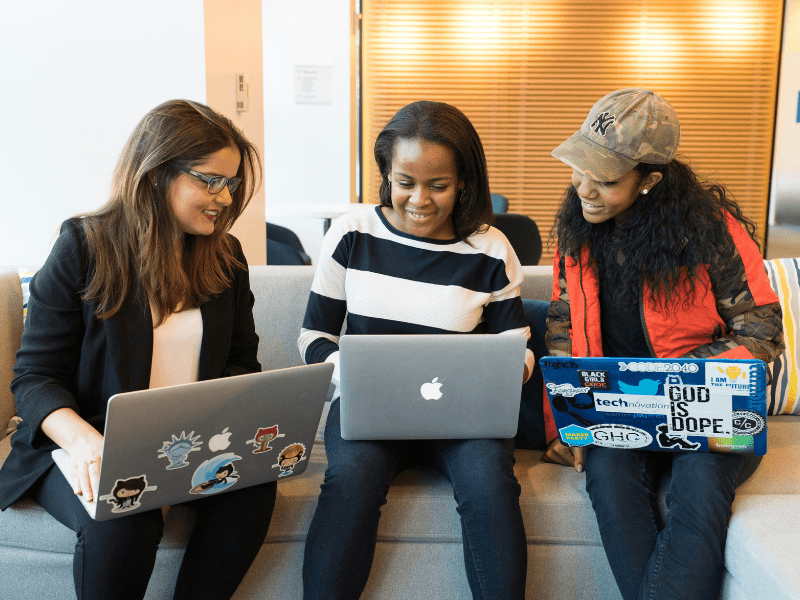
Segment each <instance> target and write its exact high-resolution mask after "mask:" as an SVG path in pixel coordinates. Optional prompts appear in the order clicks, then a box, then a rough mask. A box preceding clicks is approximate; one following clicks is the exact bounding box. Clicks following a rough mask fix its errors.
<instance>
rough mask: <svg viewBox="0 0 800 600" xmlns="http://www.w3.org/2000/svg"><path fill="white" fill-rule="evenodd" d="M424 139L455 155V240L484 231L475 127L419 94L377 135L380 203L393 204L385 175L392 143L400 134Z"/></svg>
mask: <svg viewBox="0 0 800 600" xmlns="http://www.w3.org/2000/svg"><path fill="white" fill-rule="evenodd" d="M400 138H403V139H409V140H424V141H426V142H433V143H436V144H441V145H442V146H445V147H447V148H450V150H451V151H452V152H453V154H454V155H455V158H456V168H457V169H458V178H459V179H460V180H461V181H462V182H464V191H463V192H462V194H461V196H460V198H459V201H458V202H456V204H455V206H454V207H453V213H452V214H451V219H452V220H453V231H454V232H455V235H456V237H457V238H458V239H459V240H462V241H464V240H466V238H468V237H469V236H471V235H472V234H473V233H476V232H478V231H485V230H486V229H487V228H488V226H489V224H490V223H491V222H492V219H493V213H492V199H491V196H490V194H489V175H488V171H487V168H486V157H485V155H484V153H483V144H481V138H480V137H479V136H478V132H477V131H475V128H474V127H473V126H472V123H470V120H469V119H468V118H467V116H466V115H465V114H464V113H462V112H461V111H460V110H458V109H457V108H456V107H454V106H450V105H449V104H445V103H444V102H431V101H428V100H420V101H419V102H413V103H412V104H409V105H407V106H404V107H403V108H401V109H400V110H399V111H397V114H395V115H394V116H393V117H392V118H391V119H390V121H389V122H388V123H387V124H386V127H384V128H383V131H381V132H380V134H378V139H376V140H375V161H376V162H377V163H378V169H379V170H380V172H381V187H380V190H379V192H378V195H379V197H380V204H381V206H391V205H392V188H391V184H390V183H389V182H388V181H387V179H388V176H389V174H390V173H391V171H392V158H393V156H394V146H395V143H396V142H397V140H398V139H400Z"/></svg>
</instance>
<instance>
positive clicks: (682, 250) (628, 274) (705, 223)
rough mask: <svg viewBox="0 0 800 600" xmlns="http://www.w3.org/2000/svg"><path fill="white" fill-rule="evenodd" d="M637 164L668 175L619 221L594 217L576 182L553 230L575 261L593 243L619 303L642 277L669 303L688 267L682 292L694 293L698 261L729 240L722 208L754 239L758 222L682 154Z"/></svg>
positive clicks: (633, 297) (643, 172)
mask: <svg viewBox="0 0 800 600" xmlns="http://www.w3.org/2000/svg"><path fill="white" fill-rule="evenodd" d="M635 170H636V171H637V173H638V174H639V180H640V181H641V179H642V178H644V177H645V176H647V175H648V174H649V173H652V172H658V173H661V175H662V179H661V181H660V182H659V183H658V184H656V185H655V186H653V188H652V189H651V190H650V193H649V194H648V195H639V197H638V198H637V199H636V201H635V202H634V203H633V206H632V207H631V208H630V212H629V214H628V216H627V217H626V218H625V220H624V221H623V222H622V223H621V224H617V223H616V222H615V220H614V219H609V220H608V221H605V222H603V223H599V224H592V223H589V222H588V221H587V220H586V219H584V217H583V210H582V208H581V201H580V198H579V197H578V192H577V190H576V189H575V187H574V186H572V185H570V186H569V188H567V191H566V193H565V194H564V199H563V201H562V204H561V208H560V209H559V211H558V214H557V216H556V221H555V224H554V225H553V233H554V234H556V235H557V236H558V249H559V254H560V255H562V256H566V257H569V258H573V259H575V260H577V259H579V257H580V252H581V249H582V248H584V247H588V248H589V249H590V250H591V257H592V262H593V265H594V268H595V269H596V270H597V272H598V275H600V276H601V277H602V278H603V281H604V283H605V284H606V285H609V286H610V287H611V289H613V290H614V293H613V298H614V301H615V302H616V303H618V304H622V303H628V302H631V301H637V299H638V297H639V289H640V288H641V285H642V281H644V282H645V283H646V284H647V286H648V287H649V288H650V294H651V299H652V300H653V301H654V303H655V304H656V305H657V306H664V307H666V306H667V305H668V304H669V302H670V300H671V299H672V296H673V294H674V293H675V292H676V287H677V286H678V284H679V282H680V281H681V275H682V274H686V275H687V276H688V277H686V278H685V279H684V280H683V284H682V287H685V289H683V290H682V291H683V292H685V293H686V294H687V296H690V294H691V292H693V291H694V287H695V284H696V283H697V282H698V281H700V279H699V275H698V267H700V266H701V265H703V264H708V263H710V262H712V261H713V260H714V257H715V256H717V255H719V253H720V252H721V251H722V250H723V249H724V248H729V247H730V246H731V244H732V241H731V237H730V233H729V232H728V228H727V225H726V223H725V215H724V212H729V213H730V214H731V215H733V217H735V218H736V220H737V221H739V222H740V223H741V224H742V226H743V227H744V228H745V229H746V231H747V232H748V234H749V235H750V237H751V238H753V239H754V240H755V239H756V237H755V231H756V226H755V223H753V222H752V221H751V220H750V219H748V218H747V217H745V216H744V214H743V213H742V211H741V209H740V208H739V205H738V204H736V202H735V201H734V200H733V198H732V197H731V195H730V193H729V192H728V191H727V190H726V189H725V188H724V187H723V186H721V185H717V184H713V183H707V182H701V181H700V180H699V179H698V178H697V175H696V174H695V173H694V171H693V170H692V168H691V167H690V166H689V165H688V164H686V163H684V162H681V161H680V160H678V159H674V160H672V161H671V162H669V163H667V164H663V165H657V164H645V163H640V164H639V165H637V166H636V168H635ZM756 243H757V241H756ZM662 293H663V295H662Z"/></svg>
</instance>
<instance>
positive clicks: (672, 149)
mask: <svg viewBox="0 0 800 600" xmlns="http://www.w3.org/2000/svg"><path fill="white" fill-rule="evenodd" d="M680 143H681V125H680V122H679V121H678V115H676V114H675V109H673V108H672V106H671V105H670V103H669V102H667V101H666V100H665V99H664V98H662V97H661V96H659V95H658V94H655V93H653V92H651V91H650V90H639V89H634V88H629V89H624V90H617V91H616V92H611V93H610V94H608V95H607V96H605V97H603V98H601V99H600V100H598V101H597V102H596V103H595V105H594V106H593V107H592V110H591V112H589V116H588V117H586V120H585V121H584V122H583V126H582V127H581V129H580V131H578V132H576V133H575V134H574V135H573V136H572V137H570V138H569V139H568V140H567V141H565V142H564V143H563V144H561V145H560V146H559V147H558V148H556V149H555V150H553V152H552V155H553V156H554V157H556V158H557V159H559V160H560V161H563V162H565V163H567V164H568V165H569V166H571V167H572V168H573V169H577V170H578V171H580V172H581V173H583V174H584V175H588V176H589V177H591V178H592V179H594V180H596V181H616V180H617V179H619V178H620V177H622V176H623V175H625V173H627V172H628V171H630V170H631V169H633V168H634V167H635V166H636V165H638V164H639V163H650V164H666V163H668V162H670V161H671V160H672V159H673V158H675V153H676V152H677V151H678V146H679V145H680Z"/></svg>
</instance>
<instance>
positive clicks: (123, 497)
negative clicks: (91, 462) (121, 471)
mask: <svg viewBox="0 0 800 600" xmlns="http://www.w3.org/2000/svg"><path fill="white" fill-rule="evenodd" d="M157 488H158V486H155V485H147V476H146V475H139V476H138V477H129V478H128V479H117V481H116V483H115V484H114V487H113V489H112V490H111V493H110V494H106V495H105V496H100V498H99V500H105V501H106V502H108V503H109V504H110V505H111V506H113V507H114V508H112V509H111V512H112V513H122V512H128V511H131V510H134V509H137V508H139V507H140V506H141V503H140V499H141V497H142V494H144V493H145V492H154V491H155V490H156V489H157Z"/></svg>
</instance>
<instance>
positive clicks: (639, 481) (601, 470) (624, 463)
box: [585, 448, 645, 502]
mask: <svg viewBox="0 0 800 600" xmlns="http://www.w3.org/2000/svg"><path fill="white" fill-rule="evenodd" d="M585 463H586V465H585V466H586V469H585V470H586V491H587V492H588V493H589V497H590V498H592V500H593V502H594V501H596V499H598V498H608V497H613V496H616V495H617V490H633V489H640V488H641V486H642V485H643V484H644V483H645V473H644V468H643V464H642V462H641V461H640V460H639V457H638V456H637V454H636V452H635V451H633V450H617V449H613V448H590V449H589V450H588V451H587V452H586V454H585Z"/></svg>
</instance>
